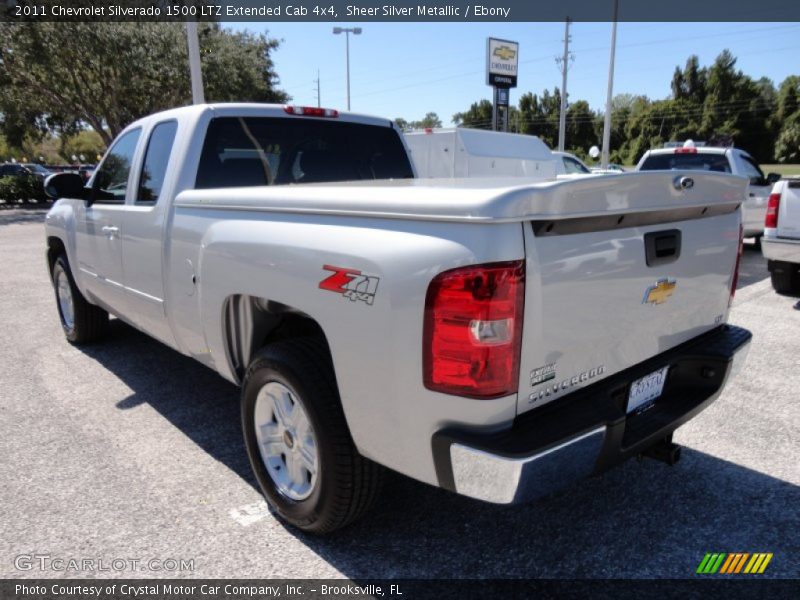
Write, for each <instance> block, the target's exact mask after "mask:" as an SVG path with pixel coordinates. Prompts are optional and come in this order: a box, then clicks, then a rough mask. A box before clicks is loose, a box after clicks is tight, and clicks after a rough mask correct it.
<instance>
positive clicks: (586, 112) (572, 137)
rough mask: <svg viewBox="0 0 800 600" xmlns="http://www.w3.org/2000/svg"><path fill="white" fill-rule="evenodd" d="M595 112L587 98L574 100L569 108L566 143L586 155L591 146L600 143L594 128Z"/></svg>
mask: <svg viewBox="0 0 800 600" xmlns="http://www.w3.org/2000/svg"><path fill="white" fill-rule="evenodd" d="M594 118H595V114H594V113H593V112H592V110H591V108H589V103H588V102H587V101H586V100H578V101H577V102H573V103H572V104H570V105H569V108H567V131H566V136H565V140H566V145H567V146H568V147H569V148H572V149H573V150H575V151H576V152H578V151H580V152H581V154H582V155H585V154H586V153H587V152H588V151H589V148H591V147H592V146H594V145H595V144H597V143H598V139H597V134H596V133H595V130H594Z"/></svg>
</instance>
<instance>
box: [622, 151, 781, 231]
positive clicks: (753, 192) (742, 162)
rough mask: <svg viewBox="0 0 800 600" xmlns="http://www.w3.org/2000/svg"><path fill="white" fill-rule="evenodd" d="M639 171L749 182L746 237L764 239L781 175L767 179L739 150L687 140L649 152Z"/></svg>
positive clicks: (745, 212)
mask: <svg viewBox="0 0 800 600" xmlns="http://www.w3.org/2000/svg"><path fill="white" fill-rule="evenodd" d="M636 170H637V171H664V170H679V171H686V170H694V171H711V172H716V173H732V174H733V175H740V176H742V177H746V178H747V179H748V181H749V182H750V184H749V188H748V192H747V198H746V199H745V201H744V204H743V205H742V223H743V225H744V236H745V237H755V238H756V241H758V240H759V239H760V238H761V236H762V235H764V217H765V215H766V213H767V198H768V197H769V193H770V189H771V188H772V185H773V184H774V183H775V182H776V181H778V179H780V175H779V174H778V173H770V174H768V175H767V176H764V173H763V172H762V171H761V167H759V166H758V163H757V162H756V161H755V159H754V158H753V157H752V156H750V155H749V154H748V153H747V152H745V151H744V150H742V149H740V148H721V147H715V146H705V145H699V144H695V143H694V142H692V141H691V140H687V141H686V142H684V143H683V144H682V145H680V146H676V145H675V144H674V143H670V145H669V146H668V147H665V148H657V149H654V150H648V151H647V152H645V154H644V156H642V158H641V160H640V161H639V164H638V165H636Z"/></svg>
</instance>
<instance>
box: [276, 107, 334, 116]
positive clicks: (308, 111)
mask: <svg viewBox="0 0 800 600" xmlns="http://www.w3.org/2000/svg"><path fill="white" fill-rule="evenodd" d="M283 110H284V112H286V113H288V114H290V115H298V116H300V117H329V118H333V119H335V118H336V117H338V116H339V111H338V110H334V109H332V108H317V107H316V106H292V105H291V104H287V105H286V106H284V107H283Z"/></svg>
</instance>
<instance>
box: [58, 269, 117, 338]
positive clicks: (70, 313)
mask: <svg viewBox="0 0 800 600" xmlns="http://www.w3.org/2000/svg"><path fill="white" fill-rule="evenodd" d="M52 278H53V288H54V289H55V293H56V305H57V307H58V316H59V318H60V319H61V328H62V329H63V330H64V335H65V336H66V338H67V340H68V341H69V342H71V343H73V344H83V343H87V342H94V341H96V340H98V339H100V338H102V337H103V336H104V335H105V333H106V330H107V329H108V313H107V312H106V311H105V310H103V309H102V308H100V307H99V306H95V305H94V304H91V303H89V301H88V300H86V298H84V297H83V294H81V291H80V290H79V289H78V286H76V285H75V280H74V279H73V278H72V273H71V272H70V269H69V262H67V257H66V256H65V255H63V254H62V255H61V256H59V257H58V258H57V259H56V262H55V264H54V265H53V272H52Z"/></svg>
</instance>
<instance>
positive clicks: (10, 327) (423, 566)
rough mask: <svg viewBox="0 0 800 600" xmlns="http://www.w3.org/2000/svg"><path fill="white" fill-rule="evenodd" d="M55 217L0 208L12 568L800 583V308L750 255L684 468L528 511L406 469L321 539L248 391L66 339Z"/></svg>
mask: <svg viewBox="0 0 800 600" xmlns="http://www.w3.org/2000/svg"><path fill="white" fill-rule="evenodd" d="M43 217H44V213H43V211H41V210H35V209H34V210H17V209H14V210H3V211H0V282H1V283H0V290H2V293H1V294H0V315H2V317H0V338H1V339H2V340H3V343H2V346H1V347H0V365H2V366H0V419H2V433H3V435H2V436H0V454H2V456H3V459H2V461H0V480H2V481H3V482H4V483H3V485H2V486H0V576H2V577H60V576H76V575H79V573H75V572H64V571H54V570H48V571H40V570H39V568H38V564H36V565H34V568H32V569H26V568H25V564H24V563H23V564H22V565H20V563H19V561H18V560H17V561H16V562H15V558H16V557H18V556H20V555H30V554H47V555H50V556H51V557H53V558H58V557H60V558H65V559H67V558H91V559H95V560H98V559H102V560H103V561H106V562H107V563H110V561H112V560H113V559H117V558H125V559H139V560H141V561H149V560H151V559H155V560H157V561H162V564H163V561H166V560H167V559H176V560H180V559H184V560H193V561H194V562H193V569H189V568H187V569H185V570H179V571H177V572H176V571H171V570H165V569H164V570H158V571H147V572H144V571H142V570H141V568H138V569H135V570H122V571H114V570H112V571H111V572H106V573H101V575H102V576H104V577H107V576H123V577H137V576H178V577H188V576H191V577H202V578H212V577H282V578H311V577H314V578H317V577H318V578H324V577H347V578H352V579H364V578H434V577H435V578H452V577H479V578H484V577H500V578H518V577H581V578H582V577H615V578H616V577H626V578H627V577H655V578H668V577H669V578H681V577H692V576H693V575H694V572H695V569H696V568H697V565H698V563H699V562H700V560H701V559H702V558H703V556H704V554H705V553H706V552H772V553H774V558H773V559H772V562H771V563H770V565H769V567H768V569H767V571H766V573H765V575H764V576H770V577H781V578H789V577H791V578H797V577H800V547H798V546H800V544H798V536H797V532H798V530H799V528H800V487H798V486H800V466H798V455H799V454H800V452H798V450H800V410H798V406H799V405H800V402H799V401H800V392H799V390H800V369H799V368H798V366H800V364H799V363H800V311H797V310H793V304H794V303H795V302H796V301H797V299H796V298H790V297H785V296H779V295H777V294H776V293H775V292H774V291H773V290H772V288H771V286H770V283H769V277H768V273H767V270H766V264H765V261H764V259H763V258H762V257H761V253H760V251H758V250H755V249H754V248H753V247H748V248H747V249H746V250H745V255H744V263H743V266H742V271H741V277H740V289H739V290H738V292H737V296H736V301H735V304H734V308H733V311H732V315H731V321H732V322H733V323H735V324H737V325H740V326H743V327H746V328H748V329H750V330H751V331H752V332H753V334H754V341H753V344H752V348H751V351H750V355H749V358H748V364H747V365H746V367H745V370H744V372H743V373H742V374H741V375H740V376H739V377H738V379H737V380H736V381H735V382H734V383H733V385H731V386H730V387H729V388H728V389H727V390H726V391H725V393H724V395H723V396H722V397H721V398H720V399H719V400H718V401H717V402H716V403H715V404H714V405H712V407H711V408H709V409H708V410H706V411H705V412H704V413H702V414H701V415H700V416H699V417H698V418H696V419H695V420H694V421H692V422H690V423H689V424H688V425H686V426H685V427H683V428H682V429H681V430H679V432H678V433H677V434H676V441H677V442H678V443H680V444H682V445H684V446H685V448H684V452H683V458H682V460H681V462H680V463H679V464H678V465H676V466H674V467H669V466H667V465H664V464H662V463H658V462H654V461H650V460H646V461H643V462H637V461H629V462H628V463H626V464H625V465H623V466H621V467H620V468H617V469H615V470H613V471H612V472H609V473H607V474H605V475H603V476H600V477H595V478H592V479H590V480H588V481H587V482H585V483H584V484H582V485H580V486H576V487H573V488H571V489H568V490H566V491H563V492H561V493H559V494H557V495H554V496H551V497H549V498H547V499H545V500H543V501H541V502H539V503H536V504H531V505H526V506H520V507H502V506H493V505H488V504H483V503H480V502H477V501H472V500H469V499H466V498H462V497H458V496H456V495H453V494H450V493H448V492H444V491H441V490H437V489H434V488H432V487H429V486H426V485H423V484H420V483H416V482H414V481H411V480H408V479H405V478H403V477H400V476H395V477H392V478H391V479H390V481H389V484H388V486H387V489H386V490H385V492H384V495H383V497H382V501H381V503H380V505H379V506H378V507H377V509H376V510H374V511H373V512H372V513H370V514H369V515H368V517H367V518H366V519H364V520H363V521H361V522H359V523H357V524H356V525H355V526H353V527H351V528H349V529H347V530H345V531H342V532H340V533H339V534H337V535H335V536H333V537H329V538H325V539H316V538H312V537H308V536H306V535H304V534H301V533H298V532H296V531H294V530H291V529H288V528H286V527H284V526H283V525H282V524H281V523H280V522H279V521H277V520H276V519H275V518H274V517H273V516H272V515H271V514H269V512H268V511H266V509H265V507H264V504H263V502H262V501H261V496H260V494H259V492H258V491H257V490H256V487H255V485H256V484H255V481H254V480H253V478H252V477H251V475H250V468H249V465H248V463H247V458H246V456H245V452H244V449H243V444H242V440H241V432H240V427H239V408H238V390H237V388H235V387H234V386H233V385H231V384H229V383H227V382H225V381H224V380H223V379H221V378H220V377H219V376H218V375H216V374H215V373H213V372H212V371H210V370H208V369H206V368H205V367H203V366H201V365H200V364H198V363H195V362H194V361H193V360H191V359H189V358H186V357H184V356H182V355H180V354H178V353H177V352H174V351H172V350H170V349H168V348H166V347H165V346H163V345H161V344H159V343H158V342H155V341H153V340H151V339H150V338H148V337H146V336H144V335H143V334H141V333H138V332H137V331H135V330H133V329H132V328H130V327H128V326H126V325H124V324H122V323H120V322H119V321H114V322H113V326H112V336H111V339H109V340H108V341H107V342H105V343H103V344H100V345H94V346H89V347H85V348H80V349H78V348H74V347H72V346H70V345H69V344H67V343H66V342H65V340H64V338H63V335H62V333H61V329H60V326H59V323H58V318H57V315H56V309H55V302H54V299H53V294H52V292H51V288H50V284H49V281H48V278H47V274H46V271H45V264H44V262H45V261H44V237H43V230H42V221H43ZM169 565H172V563H169ZM20 567H22V568H20ZM93 574H95V575H96V574H97V573H91V572H90V573H84V575H93Z"/></svg>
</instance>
